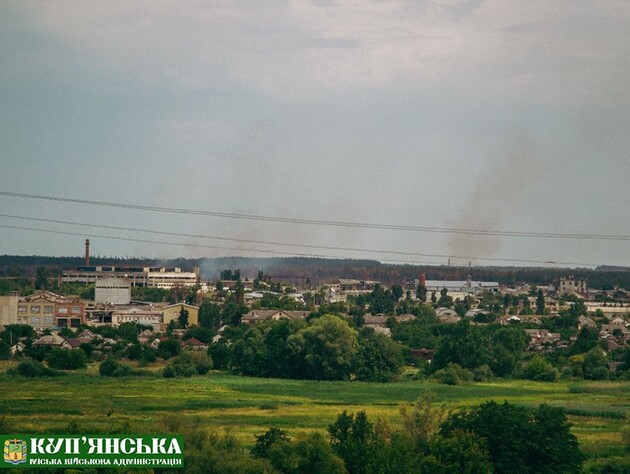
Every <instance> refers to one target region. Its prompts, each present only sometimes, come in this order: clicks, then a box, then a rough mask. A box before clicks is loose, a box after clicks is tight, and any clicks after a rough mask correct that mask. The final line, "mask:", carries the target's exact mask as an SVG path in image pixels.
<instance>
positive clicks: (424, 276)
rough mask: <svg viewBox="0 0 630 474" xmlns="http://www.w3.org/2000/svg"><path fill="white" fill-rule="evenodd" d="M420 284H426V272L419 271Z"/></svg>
mask: <svg viewBox="0 0 630 474" xmlns="http://www.w3.org/2000/svg"><path fill="white" fill-rule="evenodd" d="M420 284H421V285H422V286H427V274H426V273H421V274H420Z"/></svg>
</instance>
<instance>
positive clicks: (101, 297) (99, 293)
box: [94, 278, 131, 305]
mask: <svg viewBox="0 0 630 474" xmlns="http://www.w3.org/2000/svg"><path fill="white" fill-rule="evenodd" d="M94 302H95V303H96V304H99V303H104V304H113V305H125V304H129V303H130V302H131V282H130V281H129V280H128V279H126V278H101V279H98V280H96V287H95V289H94Z"/></svg>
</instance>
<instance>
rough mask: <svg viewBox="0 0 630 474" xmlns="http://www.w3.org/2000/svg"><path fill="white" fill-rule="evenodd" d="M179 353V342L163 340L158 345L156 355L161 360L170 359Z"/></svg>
mask: <svg viewBox="0 0 630 474" xmlns="http://www.w3.org/2000/svg"><path fill="white" fill-rule="evenodd" d="M180 351H181V346H180V344H179V341H178V340H176V339H165V340H164V341H160V343H159V344H158V349H157V355H158V357H161V358H162V359H165V360H166V359H170V358H171V357H175V356H176V355H178V354H179V353H180Z"/></svg>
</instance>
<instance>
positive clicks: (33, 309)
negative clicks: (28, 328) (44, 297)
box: [31, 305, 42, 314]
mask: <svg viewBox="0 0 630 474" xmlns="http://www.w3.org/2000/svg"><path fill="white" fill-rule="evenodd" d="M41 309H42V308H41V306H35V305H31V314H39V312H40V311H41Z"/></svg>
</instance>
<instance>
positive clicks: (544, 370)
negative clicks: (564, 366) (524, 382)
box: [517, 354, 558, 382]
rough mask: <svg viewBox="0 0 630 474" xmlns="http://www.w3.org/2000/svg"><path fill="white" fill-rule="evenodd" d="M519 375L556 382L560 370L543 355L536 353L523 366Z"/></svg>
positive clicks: (529, 378)
mask: <svg viewBox="0 0 630 474" xmlns="http://www.w3.org/2000/svg"><path fill="white" fill-rule="evenodd" d="M517 375H518V376H519V377H521V378H524V379H528V380H536V381H538V382H555V381H556V379H557V378H558V370H557V369H556V368H555V367H554V366H553V365H551V363H550V362H549V361H548V360H547V359H546V358H545V357H544V356H543V355H540V354H536V355H535V356H534V357H532V359H531V360H530V361H529V362H527V363H526V364H524V365H523V366H522V367H521V369H520V370H519V371H518V374H517Z"/></svg>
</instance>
